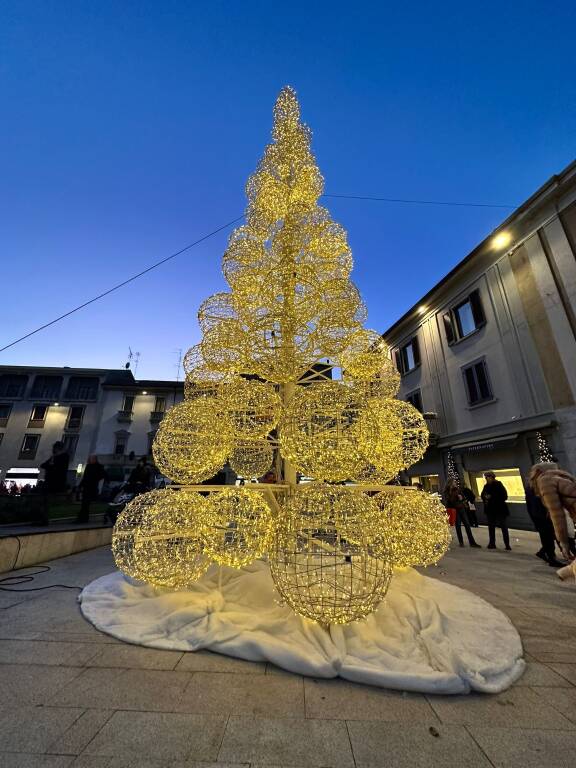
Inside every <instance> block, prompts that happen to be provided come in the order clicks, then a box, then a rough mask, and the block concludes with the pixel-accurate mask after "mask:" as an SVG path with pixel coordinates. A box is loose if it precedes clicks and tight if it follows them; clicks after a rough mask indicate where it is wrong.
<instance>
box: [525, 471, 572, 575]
mask: <svg viewBox="0 0 576 768" xmlns="http://www.w3.org/2000/svg"><path fill="white" fill-rule="evenodd" d="M524 491H525V494H526V509H527V510H528V514H529V515H530V519H531V520H532V524H533V525H534V528H535V529H536V531H537V532H538V536H539V537H540V543H541V544H542V546H541V547H540V549H539V550H538V552H536V557H539V558H540V559H541V560H544V562H545V563H548V565H551V566H553V567H554V568H561V567H562V565H563V563H561V562H560V561H559V560H557V559H556V540H555V537H554V526H553V525H552V521H551V520H550V517H549V515H548V510H547V509H546V507H545V506H544V504H543V503H542V500H541V499H540V497H539V496H537V495H536V492H535V491H534V489H533V488H532V486H531V485H530V484H529V483H527V484H526V486H525V488H524Z"/></svg>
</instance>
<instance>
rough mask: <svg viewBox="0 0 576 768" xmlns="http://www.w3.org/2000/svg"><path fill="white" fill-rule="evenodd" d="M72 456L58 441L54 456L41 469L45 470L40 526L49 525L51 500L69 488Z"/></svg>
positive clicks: (53, 451) (54, 447)
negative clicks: (69, 468) (69, 470)
mask: <svg viewBox="0 0 576 768" xmlns="http://www.w3.org/2000/svg"><path fill="white" fill-rule="evenodd" d="M69 463H70V455H69V454H68V451H67V450H65V448H64V443H62V442H61V441H60V440H57V441H56V442H55V443H54V445H53V446H52V455H51V456H50V458H49V459H48V460H47V461H45V462H44V463H43V464H40V468H41V469H43V470H44V483H43V485H42V494H43V504H42V511H41V513H40V519H39V521H38V522H39V524H40V525H48V510H49V507H50V499H51V497H53V496H54V495H56V494H62V493H66V490H67V487H68V464H69Z"/></svg>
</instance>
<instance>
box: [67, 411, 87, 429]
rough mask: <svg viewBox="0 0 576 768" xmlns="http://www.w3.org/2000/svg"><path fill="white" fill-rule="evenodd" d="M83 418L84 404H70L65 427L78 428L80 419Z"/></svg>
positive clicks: (80, 422)
mask: <svg viewBox="0 0 576 768" xmlns="http://www.w3.org/2000/svg"><path fill="white" fill-rule="evenodd" d="M83 419H84V406H83V405H72V406H70V409H69V410H68V419H67V421H66V429H80V427H81V426H82V421H83Z"/></svg>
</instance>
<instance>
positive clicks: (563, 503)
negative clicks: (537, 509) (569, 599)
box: [528, 462, 576, 560]
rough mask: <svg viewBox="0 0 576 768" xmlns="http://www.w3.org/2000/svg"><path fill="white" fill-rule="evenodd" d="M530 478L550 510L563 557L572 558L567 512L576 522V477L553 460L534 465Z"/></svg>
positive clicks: (536, 491) (535, 489)
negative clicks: (560, 467)
mask: <svg viewBox="0 0 576 768" xmlns="http://www.w3.org/2000/svg"><path fill="white" fill-rule="evenodd" d="M528 479H529V482H530V485H531V486H532V489H533V490H534V493H536V495H537V496H539V497H540V498H541V499H542V503H543V504H544V506H545V507H546V509H547V510H548V514H549V515H550V520H551V521H552V525H553V526H554V533H555V534H556V539H557V540H558V543H559V545H560V550H561V552H562V555H563V557H565V558H566V559H567V560H572V559H573V557H574V556H573V554H572V552H571V551H570V549H571V548H570V537H569V534H568V522H567V520H566V513H568V515H569V516H570V518H571V519H572V520H573V521H574V522H576V478H575V477H573V476H572V475H571V474H569V473H568V472H564V471H563V470H561V469H559V468H558V465H557V464H555V463H553V462H542V463H540V464H535V465H534V466H533V467H532V469H531V470H530V475H529V477H528Z"/></svg>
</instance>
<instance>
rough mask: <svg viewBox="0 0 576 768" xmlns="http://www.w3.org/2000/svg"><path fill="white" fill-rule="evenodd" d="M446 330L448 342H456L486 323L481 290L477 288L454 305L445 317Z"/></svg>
mask: <svg viewBox="0 0 576 768" xmlns="http://www.w3.org/2000/svg"><path fill="white" fill-rule="evenodd" d="M443 320H444V330H445V332H446V341H447V342H448V344H455V343H456V342H457V341H460V339H465V338H466V337H467V336H470V334H472V333H474V331H477V330H478V328H481V327H482V326H483V325H485V324H486V315H485V314H484V308H483V307H482V301H481V299H480V291H479V290H475V291H472V293H471V294H470V295H469V296H467V297H466V299H464V301H461V302H460V303H459V304H456V306H455V307H452V309H451V310H450V312H447V313H446V314H445V315H444V317H443Z"/></svg>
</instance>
